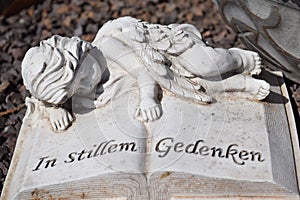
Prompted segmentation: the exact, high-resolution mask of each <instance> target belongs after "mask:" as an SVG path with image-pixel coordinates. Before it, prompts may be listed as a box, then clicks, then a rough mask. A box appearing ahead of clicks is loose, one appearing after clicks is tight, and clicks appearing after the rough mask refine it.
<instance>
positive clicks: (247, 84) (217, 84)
mask: <svg viewBox="0 0 300 200" xmlns="http://www.w3.org/2000/svg"><path fill="white" fill-rule="evenodd" d="M201 81H202V84H203V85H206V89H207V90H208V92H209V93H221V92H246V93H248V94H249V95H250V96H249V97H250V98H252V99H256V100H262V99H264V98H266V97H267V96H268V94H269V93H270V84H269V83H267V82H266V81H264V80H259V79H255V78H252V77H251V76H247V75H244V74H238V75H234V76H232V77H229V78H227V79H224V80H222V81H207V80H201ZM200 84H201V83H200Z"/></svg>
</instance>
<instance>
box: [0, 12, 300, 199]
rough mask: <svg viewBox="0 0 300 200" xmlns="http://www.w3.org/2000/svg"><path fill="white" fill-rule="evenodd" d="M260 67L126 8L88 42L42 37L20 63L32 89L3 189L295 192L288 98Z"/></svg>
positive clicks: (7, 194) (143, 194) (26, 194)
mask: <svg viewBox="0 0 300 200" xmlns="http://www.w3.org/2000/svg"><path fill="white" fill-rule="evenodd" d="M37 58H38V59H37ZM261 66H262V65H261V59H260V57H259V55H258V54H257V53H255V52H251V51H247V50H242V49H237V48H231V49H229V50H226V49H214V48H212V47H210V46H208V44H207V43H206V42H205V40H204V39H203V38H202V36H201V34H200V33H199V31H198V30H197V29H196V28H195V27H194V26H192V25H189V24H182V25H179V24H171V25H168V26H166V25H158V24H149V23H147V22H143V21H141V20H137V19H134V18H131V17H124V18H119V19H116V20H112V21H109V22H107V23H106V24H105V25H104V26H103V27H102V28H101V29H100V30H99V32H98V34H97V36H96V38H95V40H94V41H93V42H92V43H88V42H85V41H82V40H80V39H79V38H66V37H61V36H57V35H56V36H53V37H51V38H49V39H47V40H45V41H42V42H41V43H40V46H37V47H33V48H31V49H30V50H28V52H27V53H26V55H25V57H24V60H23V62H22V76H23V79H24V85H25V86H26V88H27V89H28V90H29V91H30V93H31V95H32V96H31V97H30V98H27V100H26V103H27V106H28V108H27V113H26V116H25V118H24V122H23V125H22V128H21V131H20V134H19V137H18V141H17V145H16V149H15V152H14V156H13V160H12V163H11V166H10V169H9V173H8V176H7V179H6V182H5V187H4V190H3V193H2V199H3V200H12V199H13V200H15V199H20V200H25V199H97V200H99V199H111V200H112V199H136V200H144V199H145V200H146V199H153V200H166V199H215V200H216V199H286V200H291V199H299V145H298V138H297V133H296V126H295V122H294V117H293V113H292V109H291V104H290V102H289V97H288V94H287V90H286V87H285V85H284V82H283V78H282V76H280V73H277V75H276V74H274V73H271V72H269V71H266V70H262V69H261ZM258 75H259V77H258ZM216 77H217V78H216Z"/></svg>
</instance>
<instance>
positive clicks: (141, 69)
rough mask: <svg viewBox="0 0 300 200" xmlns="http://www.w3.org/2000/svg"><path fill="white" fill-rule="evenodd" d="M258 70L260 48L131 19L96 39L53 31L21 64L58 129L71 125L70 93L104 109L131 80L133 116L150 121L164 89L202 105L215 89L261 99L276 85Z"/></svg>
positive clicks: (155, 115)
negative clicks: (135, 101) (211, 41)
mask: <svg viewBox="0 0 300 200" xmlns="http://www.w3.org/2000/svg"><path fill="white" fill-rule="evenodd" d="M260 71H261V59H260V57H259V55H258V54H257V53H255V52H252V51H247V50H242V49H238V48H232V49H229V50H226V49H220V48H216V49H214V48H212V47H210V46H208V45H207V43H206V42H205V41H204V39H203V38H202V36H201V34H200V33H199V31H198V30H197V29H196V28H195V27H194V26H192V25H190V24H171V25H168V26H166V25H159V24H149V23H147V22H144V21H140V20H137V19H135V18H131V17H122V18H119V19H116V20H112V21H109V22H107V23H106V24H104V26H103V27H102V28H101V29H100V30H99V32H98V33H97V36H96V38H95V40H94V41H93V43H92V44H90V43H88V42H85V41H82V40H80V39H79V38H75V37H74V38H66V37H61V36H58V35H55V36H53V37H51V38H49V39H47V40H45V41H42V42H41V43H40V45H39V46H38V47H33V48H31V49H30V50H29V51H28V52H27V53H26V55H25V58H24V60H23V63H22V75H23V78H24V84H25V86H26V88H27V89H28V90H29V91H30V93H31V94H32V98H35V99H37V100H39V101H42V102H43V103H42V104H41V103H38V104H36V105H34V104H32V106H31V107H35V106H40V105H42V106H43V104H45V108H44V109H40V110H43V111H45V113H47V115H48V118H49V120H50V122H51V124H52V127H53V129H54V130H65V129H66V128H67V127H69V126H70V124H71V122H72V121H73V117H72V115H71V114H70V113H69V112H68V111H66V110H65V109H64V105H63V104H65V102H66V101H67V100H68V99H70V98H71V97H73V99H74V98H77V99H78V101H76V102H82V101H84V102H86V101H92V100H95V99H96V101H95V103H92V102H91V103H89V105H88V106H89V107H95V106H96V107H99V106H102V105H105V103H107V102H108V101H109V100H111V98H112V97H113V96H114V97H115V96H118V95H120V94H121V93H124V92H126V90H128V88H131V87H132V86H133V85H137V86H138V88H139V99H140V103H139V105H138V106H137V108H136V113H135V116H136V117H137V118H139V119H140V120H141V121H144V122H146V121H155V120H157V119H159V118H160V117H161V115H162V114H163V112H164V111H163V110H162V108H161V104H160V102H159V100H158V98H157V97H158V94H157V91H158V90H159V88H164V89H166V90H167V91H170V92H171V93H173V94H174V95H176V96H178V97H179V98H183V99H186V100H188V101H193V102H196V103H211V102H213V98H212V97H211V95H212V94H214V93H220V92H224V91H226V92H227V91H241V92H244V93H245V95H247V97H248V98H251V99H256V100H262V99H264V98H265V97H266V96H267V95H268V94H269V88H270V85H269V84H268V83H267V82H266V81H264V80H258V79H254V78H252V77H251V75H254V74H256V75H257V74H259V73H260ZM245 95H244V96H245ZM79 99H82V100H79ZM28 102H34V101H30V100H28ZM85 104H86V103H85ZM74 106H76V105H74ZM82 106H86V105H81V104H79V105H78V107H82ZM51 107H55V109H52V108H51Z"/></svg>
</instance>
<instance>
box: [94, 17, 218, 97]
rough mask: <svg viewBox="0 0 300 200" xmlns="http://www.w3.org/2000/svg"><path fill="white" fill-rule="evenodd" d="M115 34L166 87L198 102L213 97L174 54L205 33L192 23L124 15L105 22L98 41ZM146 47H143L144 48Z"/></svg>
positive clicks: (174, 92) (176, 93)
mask: <svg viewBox="0 0 300 200" xmlns="http://www.w3.org/2000/svg"><path fill="white" fill-rule="evenodd" d="M105 36H109V37H115V38H117V39H119V40H121V41H122V42H124V43H125V44H127V45H128V46H130V47H131V48H133V49H139V50H136V51H135V52H136V53H137V56H139V57H140V58H141V60H142V61H143V63H144V64H145V68H146V70H147V71H148V72H149V73H150V74H151V76H152V78H153V79H154V80H155V81H156V82H157V83H158V84H159V85H160V86H161V87H163V88H165V89H166V90H168V91H170V92H171V93H173V94H175V95H176V96H178V97H181V98H184V99H189V100H192V101H195V102H197V103H209V102H211V101H212V98H211V97H209V96H208V95H207V94H205V92H203V91H202V90H201V89H202V87H201V86H200V85H199V84H198V83H196V82H194V81H192V78H195V76H194V75H193V74H191V73H190V72H188V71H186V70H185V69H184V68H183V67H182V66H180V65H179V64H178V63H176V61H175V60H172V59H170V58H169V57H174V58H176V56H178V55H180V54H182V53H183V52H185V51H186V50H187V49H189V48H191V47H192V46H193V45H194V44H195V42H196V41H197V40H201V39H202V38H201V34H200V33H199V31H198V30H197V29H196V28H195V27H194V26H192V25H189V24H181V25H178V24H171V25H169V26H165V25H158V24H149V23H147V22H144V21H141V20H138V19H135V18H132V17H122V18H118V19H116V20H112V21H109V22H107V23H106V24H104V26H103V27H102V28H101V29H100V30H99V32H98V33H97V36H96V38H95V40H94V41H97V40H100V39H101V38H102V37H105ZM141 47H142V48H141Z"/></svg>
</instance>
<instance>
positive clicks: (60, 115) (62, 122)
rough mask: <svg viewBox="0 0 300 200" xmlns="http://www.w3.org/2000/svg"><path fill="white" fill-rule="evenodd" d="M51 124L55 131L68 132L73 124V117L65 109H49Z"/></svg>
mask: <svg viewBox="0 0 300 200" xmlns="http://www.w3.org/2000/svg"><path fill="white" fill-rule="evenodd" d="M46 109H47V111H48V114H49V119H50V123H51V125H52V127H53V129H54V131H62V130H66V129H67V128H68V127H69V126H70V125H71V124H72V122H73V120H74V119H73V116H72V115H71V114H70V113H69V112H68V111H67V110H65V109H64V108H61V107H48V108H46Z"/></svg>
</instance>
